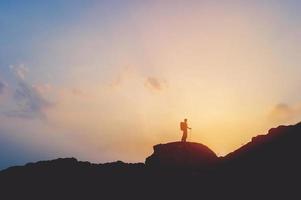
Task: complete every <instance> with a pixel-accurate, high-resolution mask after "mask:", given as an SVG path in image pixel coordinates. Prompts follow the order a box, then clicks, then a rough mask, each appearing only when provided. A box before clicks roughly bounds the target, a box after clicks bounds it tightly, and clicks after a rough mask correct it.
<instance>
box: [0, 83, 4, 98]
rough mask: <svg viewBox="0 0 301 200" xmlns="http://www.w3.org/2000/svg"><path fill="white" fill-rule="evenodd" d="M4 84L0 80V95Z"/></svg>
mask: <svg viewBox="0 0 301 200" xmlns="http://www.w3.org/2000/svg"><path fill="white" fill-rule="evenodd" d="M4 88H5V84H4V82H2V81H1V80H0V95H1V94H2V93H3V92H4Z"/></svg>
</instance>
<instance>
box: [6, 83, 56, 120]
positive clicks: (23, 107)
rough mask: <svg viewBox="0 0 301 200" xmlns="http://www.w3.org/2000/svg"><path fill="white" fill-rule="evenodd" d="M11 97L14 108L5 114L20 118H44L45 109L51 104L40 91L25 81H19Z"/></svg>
mask: <svg viewBox="0 0 301 200" xmlns="http://www.w3.org/2000/svg"><path fill="white" fill-rule="evenodd" d="M13 99H14V100H15V103H16V104H17V109H16V110H11V111H8V112H6V116H9V117H20V118H45V117H46V115H45V110H46V109H47V108H49V107H50V106H51V105H53V104H52V103H51V102H49V101H48V100H46V99H45V98H44V97H43V96H42V94H41V93H39V91H38V90H37V89H36V88H35V87H32V86H30V85H28V84H27V83H26V82H19V83H18V87H17V89H16V90H15V92H14V96H13Z"/></svg>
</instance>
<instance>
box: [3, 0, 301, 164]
mask: <svg viewBox="0 0 301 200" xmlns="http://www.w3.org/2000/svg"><path fill="white" fill-rule="evenodd" d="M300 10H301V1H298V0H286V1H283V0H274V1H273V0H267V1H263V0H249V1H247V0H241V1H239V0H228V1H226V0H225V1H223V0H222V1H212V0H207V1H205V0H203V1H202V0H199V1H197V0H195V1H193V0H185V1H184V0H182V1H177V0H164V1H163V0H157V1H156V0H145V1H138V0H136V1H134V0H133V1H131V0H120V1H117V0H107V1H102V0H98V1H96V0H95V1H93V0H65V1H63V0H49V1H38V0H26V1H21V0H1V1H0V169H3V168H6V167H8V166H12V165H21V164H25V163H27V162H32V161H38V160H46V159H54V158H57V157H71V156H72V157H76V158H78V159H79V160H88V161H91V162H96V163H99V162H110V161H115V160H123V161H125V162H144V159H145V157H147V156H148V155H149V154H151V153H152V151H153V150H152V146H153V145H155V144H158V143H166V142H171V141H177V140H180V138H181V132H180V130H179V122H180V121H181V120H183V119H184V118H188V123H189V125H190V126H191V127H192V132H191V135H190V136H189V137H188V140H190V141H194V142H199V143H203V144H205V145H207V146H208V147H210V148H211V149H212V150H213V151H215V152H216V153H217V154H218V155H220V156H222V155H225V154H227V153H229V152H231V151H233V150H235V149H237V148H239V147H240V146H241V145H243V144H245V143H247V142H248V141H250V140H251V138H252V137H254V136H256V135H258V134H264V133H266V132H267V130H268V129H269V128H271V127H275V126H278V125H280V124H292V123H296V122H299V121H301V120H300V119H301V96H300V91H301V65H300V64H301V12H300Z"/></svg>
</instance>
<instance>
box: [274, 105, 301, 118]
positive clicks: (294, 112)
mask: <svg viewBox="0 0 301 200" xmlns="http://www.w3.org/2000/svg"><path fill="white" fill-rule="evenodd" d="M300 116H301V103H299V104H295V105H289V104H285V103H280V104H277V105H276V106H275V107H274V108H273V109H272V110H271V112H270V113H269V118H270V119H271V120H272V121H275V122H289V121H290V120H294V119H296V118H297V117H300Z"/></svg>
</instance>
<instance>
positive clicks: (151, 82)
mask: <svg viewBox="0 0 301 200" xmlns="http://www.w3.org/2000/svg"><path fill="white" fill-rule="evenodd" d="M144 85H145V87H147V88H148V89H151V90H155V91H160V90H163V89H164V88H165V87H166V82H165V81H163V80H160V79H158V78H155V77H147V78H146V80H145V83H144Z"/></svg>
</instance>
